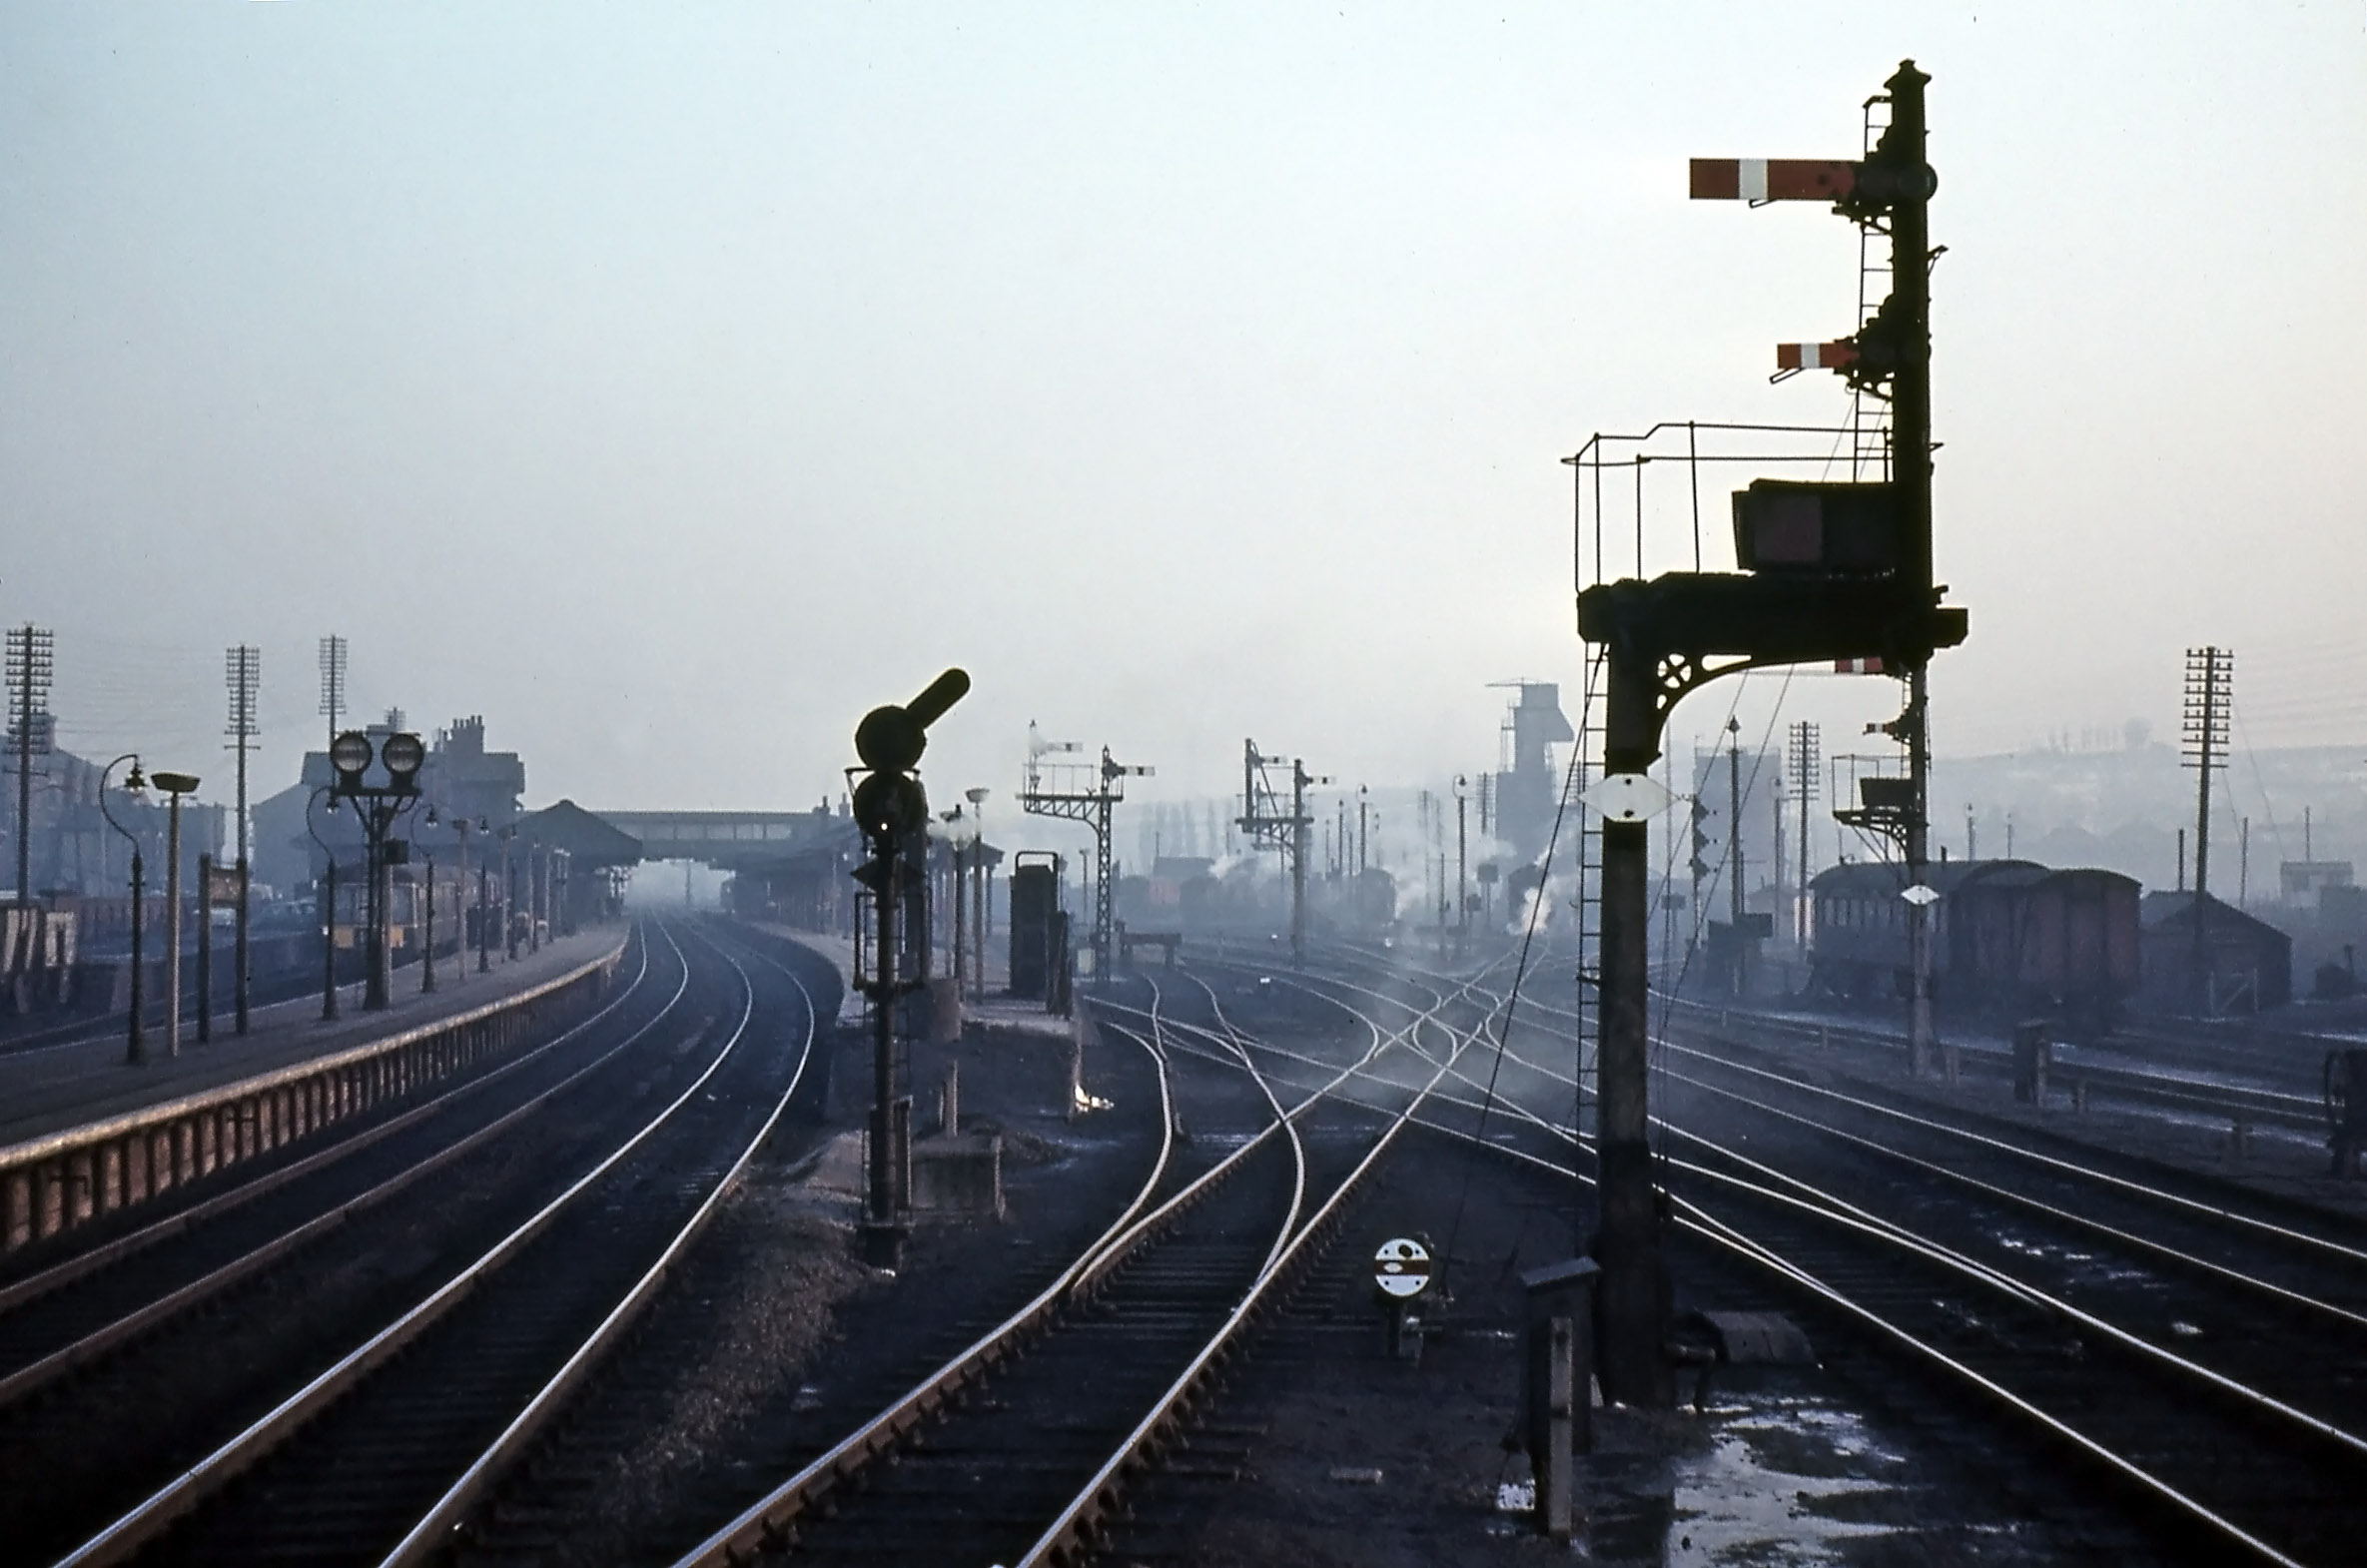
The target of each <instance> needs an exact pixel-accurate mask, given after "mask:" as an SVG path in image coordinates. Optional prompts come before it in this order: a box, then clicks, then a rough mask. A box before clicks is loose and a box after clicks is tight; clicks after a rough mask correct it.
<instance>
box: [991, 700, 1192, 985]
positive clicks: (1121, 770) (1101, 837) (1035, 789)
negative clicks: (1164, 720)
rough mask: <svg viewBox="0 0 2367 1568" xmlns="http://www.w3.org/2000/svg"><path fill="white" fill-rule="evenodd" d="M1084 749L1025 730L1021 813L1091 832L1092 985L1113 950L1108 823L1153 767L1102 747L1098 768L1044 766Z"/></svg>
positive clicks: (1104, 978)
mask: <svg viewBox="0 0 2367 1568" xmlns="http://www.w3.org/2000/svg"><path fill="white" fill-rule="evenodd" d="M1084 749H1085V748H1084V747H1082V746H1080V745H1078V744H1077V742H1075V741H1073V740H1045V739H1043V738H1042V737H1041V736H1040V735H1038V733H1037V731H1036V726H1035V725H1033V724H1030V725H1029V726H1028V770H1027V773H1026V775H1025V776H1024V778H1023V779H1022V781H1021V784H1020V792H1019V809H1020V810H1022V811H1024V812H1026V813H1027V814H1028V815H1030V816H1034V817H1060V818H1063V819H1065V820H1067V821H1070V822H1082V823H1084V824H1085V825H1086V826H1087V827H1089V828H1091V829H1092V830H1093V850H1094V854H1093V875H1094V882H1093V972H1094V984H1095V985H1097V986H1106V985H1108V984H1109V983H1110V965H1111V959H1112V957H1113V955H1114V953H1115V950H1116V947H1117V925H1118V877H1117V868H1116V867H1115V866H1113V865H1112V864H1111V860H1110V850H1111V844H1112V819H1113V814H1114V813H1115V811H1116V809H1117V807H1118V805H1119V803H1120V802H1121V801H1123V800H1125V799H1126V781H1127V780H1128V779H1147V778H1151V777H1153V776H1154V775H1156V774H1157V773H1158V771H1159V770H1158V769H1157V768H1151V767H1142V766H1137V765H1130V764H1128V763H1123V762H1118V761H1115V760H1114V759H1113V758H1112V757H1111V755H1110V748H1109V747H1107V746H1104V747H1103V748H1102V761H1101V765H1100V766H1099V767H1098V768H1097V767H1095V766H1094V765H1093V764H1091V763H1057V762H1056V763H1047V762H1046V761H1045V760H1044V759H1045V758H1046V757H1048V756H1057V755H1059V754H1061V753H1064V752H1078V751H1082V750H1084Z"/></svg>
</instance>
